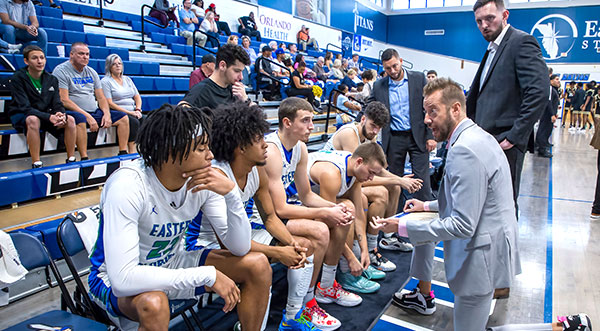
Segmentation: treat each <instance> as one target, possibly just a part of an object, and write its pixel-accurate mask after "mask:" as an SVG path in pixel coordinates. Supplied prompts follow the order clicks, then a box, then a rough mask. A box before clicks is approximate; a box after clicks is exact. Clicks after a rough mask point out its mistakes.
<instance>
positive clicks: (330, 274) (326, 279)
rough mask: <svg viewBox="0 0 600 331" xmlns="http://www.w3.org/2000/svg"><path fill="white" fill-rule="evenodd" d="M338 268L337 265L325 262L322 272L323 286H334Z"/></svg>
mask: <svg viewBox="0 0 600 331" xmlns="http://www.w3.org/2000/svg"><path fill="white" fill-rule="evenodd" d="M336 269H337V265H329V264H325V263H323V272H322V274H321V288H328V287H332V286H333V281H334V280H335V271H336Z"/></svg>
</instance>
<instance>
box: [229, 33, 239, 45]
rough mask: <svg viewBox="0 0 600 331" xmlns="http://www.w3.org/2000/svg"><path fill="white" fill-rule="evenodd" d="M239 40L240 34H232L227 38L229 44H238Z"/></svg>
mask: <svg viewBox="0 0 600 331" xmlns="http://www.w3.org/2000/svg"><path fill="white" fill-rule="evenodd" d="M238 41H239V39H238V36H236V35H234V34H232V35H231V36H229V37H228V38H227V43H228V44H229V45H238Z"/></svg>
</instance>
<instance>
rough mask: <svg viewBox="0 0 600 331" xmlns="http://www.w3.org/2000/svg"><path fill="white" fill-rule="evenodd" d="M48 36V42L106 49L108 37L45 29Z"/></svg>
mask: <svg viewBox="0 0 600 331" xmlns="http://www.w3.org/2000/svg"><path fill="white" fill-rule="evenodd" d="M44 30H46V33H47V34H48V41H49V42H55V43H65V44H72V43H74V42H78V41H80V42H84V43H86V44H88V45H90V46H102V47H106V37H105V36H104V35H101V34H96V33H84V32H79V31H66V30H59V29H54V28H44Z"/></svg>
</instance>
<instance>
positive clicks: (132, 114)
mask: <svg viewBox="0 0 600 331" xmlns="http://www.w3.org/2000/svg"><path fill="white" fill-rule="evenodd" d="M123 71H125V67H124V66H123V60H121V57H120V56H119V55H118V54H110V55H109V56H107V57H106V62H105V67H104V72H105V76H104V77H103V78H102V80H101V81H100V82H101V83H102V91H103V92H104V96H105V97H106V101H107V102H108V106H109V107H110V109H112V110H116V111H120V112H122V113H125V114H127V117H128V120H129V141H128V142H127V144H128V146H127V147H128V150H129V152H131V153H133V152H134V151H135V138H136V137H137V133H138V129H139V127H140V121H141V119H142V97H141V96H140V92H138V89H137V87H135V84H134V83H133V81H132V80H131V78H129V77H127V76H125V75H123Z"/></svg>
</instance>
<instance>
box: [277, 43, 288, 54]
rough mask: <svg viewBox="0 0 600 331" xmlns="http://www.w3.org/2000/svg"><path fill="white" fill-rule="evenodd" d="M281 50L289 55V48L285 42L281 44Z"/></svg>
mask: <svg viewBox="0 0 600 331" xmlns="http://www.w3.org/2000/svg"><path fill="white" fill-rule="evenodd" d="M279 48H281V49H283V51H284V52H286V53H289V51H288V49H287V47H286V46H285V43H283V42H281V43H279Z"/></svg>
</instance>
